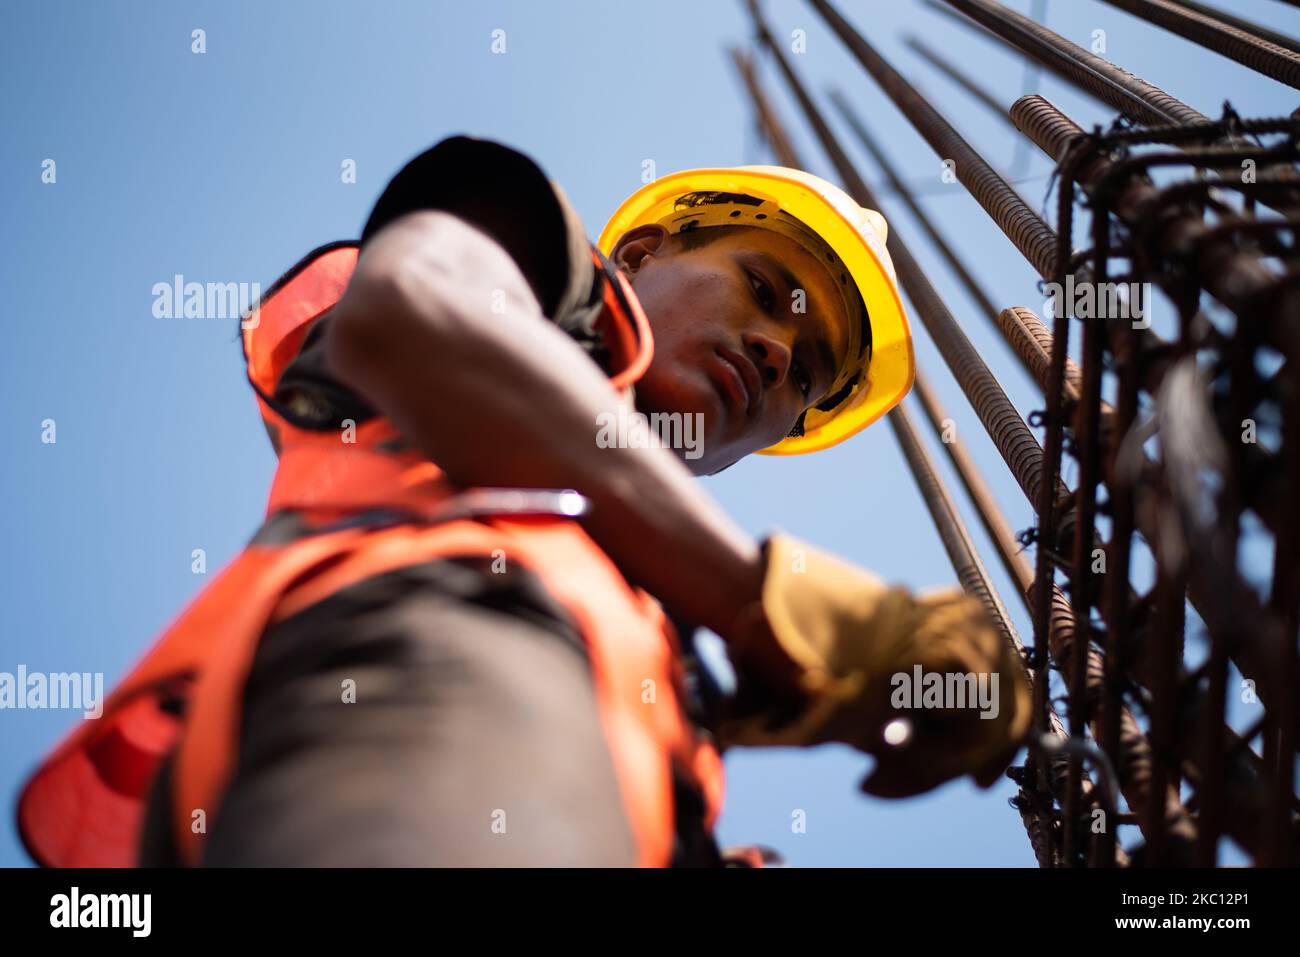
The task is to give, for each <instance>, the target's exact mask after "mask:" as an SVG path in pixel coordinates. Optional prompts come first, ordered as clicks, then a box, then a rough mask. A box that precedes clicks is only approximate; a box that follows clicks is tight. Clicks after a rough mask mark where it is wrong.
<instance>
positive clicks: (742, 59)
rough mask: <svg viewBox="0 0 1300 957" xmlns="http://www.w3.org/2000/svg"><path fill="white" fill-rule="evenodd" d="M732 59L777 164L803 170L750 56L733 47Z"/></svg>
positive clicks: (796, 152)
mask: <svg viewBox="0 0 1300 957" xmlns="http://www.w3.org/2000/svg"><path fill="white" fill-rule="evenodd" d="M731 59H732V62H733V63H735V65H736V72H737V73H739V74H740V78H741V80H742V81H743V82H744V84H745V89H746V90H748V91H749V98H750V99H751V100H752V101H753V103H754V111H755V113H757V114H758V123H759V127H760V128H761V129H762V131H763V136H764V137H765V138H766V139H767V142H768V145H770V146H771V147H772V152H774V153H776V158H777V162H779V163H780V164H781V165H782V166H789V167H790V168H791V169H803V163H802V162H801V161H800V159H799V153H798V151H797V150H796V149H795V148H794V144H793V143H792V142H791V140H790V137H789V136H787V135H786V132H785V126H784V124H782V123H781V121H780V120H779V119H778V118H777V115H776V110H775V108H774V107H773V106H772V103H771V101H770V100H768V98H767V94H766V93H764V92H763V88H762V86H760V85H759V82H758V77H757V76H755V74H754V64H753V62H752V61H751V60H750V57H749V54H747V53H745V51H743V50H741V49H740V48H739V47H733V48H732V50H731Z"/></svg>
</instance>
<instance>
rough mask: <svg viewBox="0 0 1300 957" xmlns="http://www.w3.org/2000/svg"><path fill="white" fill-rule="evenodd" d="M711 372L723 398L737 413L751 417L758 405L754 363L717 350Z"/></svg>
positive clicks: (724, 350)
mask: <svg viewBox="0 0 1300 957" xmlns="http://www.w3.org/2000/svg"><path fill="white" fill-rule="evenodd" d="M715 355H716V356H717V359H716V361H715V362H714V363H713V365H714V366H715V368H714V369H713V370H711V371H712V372H713V373H714V374H713V378H714V381H715V383H717V384H718V386H719V388H720V391H721V392H722V393H723V397H724V398H725V399H727V401H728V403H729V404H730V405H731V406H732V408H734V409H735V410H736V411H737V412H743V413H744V414H745V415H752V414H753V411H754V408H755V406H756V405H757V404H758V395H759V389H760V387H761V386H760V383H759V379H758V370H757V369H755V368H754V363H752V362H750V361H749V360H748V359H746V358H745V357H744V356H742V355H738V354H737V353H735V352H732V351H731V350H730V349H718V350H716V353H715Z"/></svg>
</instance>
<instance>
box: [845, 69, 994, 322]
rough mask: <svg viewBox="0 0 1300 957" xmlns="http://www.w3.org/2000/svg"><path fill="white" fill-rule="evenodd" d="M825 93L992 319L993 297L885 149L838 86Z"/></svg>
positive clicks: (894, 189) (935, 245)
mask: <svg viewBox="0 0 1300 957" xmlns="http://www.w3.org/2000/svg"><path fill="white" fill-rule="evenodd" d="M828 97H829V99H830V101H831V103H833V104H834V105H835V108H836V109H837V110H839V112H840V116H841V117H843V118H844V122H845V124H846V125H847V126H848V127H849V129H851V130H852V131H853V134H854V135H855V136H856V137H857V138H858V140H859V142H861V143H862V145H863V146H864V147H865V148H866V150H867V152H868V153H870V154H871V158H872V159H873V160H875V162H876V165H877V166H879V167H880V171H881V172H882V173H884V174H885V179H886V181H888V183H889V186H890V188H891V189H892V190H893V191H894V192H895V194H897V196H898V198H899V199H900V200H901V201H902V203H903V205H904V206H906V207H907V208H908V210H909V211H910V212H911V214H912V216H913V217H915V219H916V221H917V223H918V225H920V227H921V229H922V231H923V232H924V233H925V234H926V236H928V237H929V238H930V242H931V243H933V244H934V248H935V249H937V250H938V251H939V255H940V256H942V257H943V259H944V261H945V262H946V263H947V264H948V266H949V268H951V269H952V271H953V273H954V274H955V275H956V276H957V279H958V280H959V281H960V282H961V284H962V287H963V288H965V290H966V292H967V293H969V294H970V297H971V298H972V299H974V300H975V302H976V303H977V304H978V305H979V307H980V309H981V310H983V312H984V314H985V315H986V316H988V317H989V319H990V320H992V319H993V317H995V316H996V315H997V314H998V308H997V306H995V305H993V300H992V299H990V298H989V296H988V293H986V292H985V291H984V289H983V287H981V286H980V284H979V282H977V281H976V279H975V276H974V275H973V274H972V273H971V271H970V270H969V269H967V268H966V264H965V263H964V262H962V261H961V258H960V257H959V256H958V255H957V253H956V251H955V250H954V249H953V248H952V246H950V245H949V244H948V241H947V240H946V239H944V237H943V235H942V234H941V233H940V232H939V230H938V229H936V228H935V226H934V223H933V222H931V220H930V217H929V216H928V215H926V212H925V210H924V209H922V208H921V204H920V203H918V202H917V201H916V198H915V197H914V196H913V195H912V191H911V190H910V189H909V188H908V186H907V184H906V183H904V182H903V179H902V177H901V176H899V175H898V170H896V169H895V168H894V164H893V163H892V162H890V160H889V157H888V156H887V155H886V154H885V151H884V150H883V149H881V148H880V144H879V143H877V142H876V138H875V137H874V136H872V135H871V133H870V131H869V130H868V129H867V128H866V125H865V124H864V123H863V122H862V120H861V119H859V117H858V115H857V113H856V112H855V111H854V110H853V108H852V107H851V106H850V105H849V102H848V100H846V99H845V98H844V94H842V93H841V92H840V91H839V90H831V91H830V92H829V94H828ZM1003 115H1004V116H1005V115H1006V114H1005V113H1004V114H1003Z"/></svg>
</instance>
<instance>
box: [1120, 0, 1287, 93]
mask: <svg viewBox="0 0 1300 957" xmlns="http://www.w3.org/2000/svg"><path fill="white" fill-rule="evenodd" d="M1103 2H1104V3H1109V4H1110V5H1111V6H1112V7H1118V8H1119V9H1121V10H1123V11H1125V12H1127V13H1131V14H1133V16H1135V17H1138V18H1140V19H1142V20H1146V21H1147V22H1148V23H1154V24H1156V25H1157V26H1160V27H1163V28H1164V29H1166V30H1168V31H1169V32H1171V33H1176V34H1178V35H1179V36H1180V37H1185V38H1186V39H1188V40H1191V41H1192V42H1193V43H1196V44H1199V45H1200V46H1203V47H1205V48H1206V49H1208V50H1213V51H1214V52H1215V53H1220V54H1222V55H1223V56H1226V57H1228V58H1229V59H1231V60H1236V61H1237V62H1238V63H1240V64H1242V65H1243V66H1247V67H1250V69H1252V70H1254V71H1255V72H1256V73H1260V74H1263V75H1264V76H1267V77H1271V78H1272V79H1274V80H1277V81H1278V82H1279V83H1285V84H1286V85H1287V86H1289V87H1291V88H1292V89H1300V56H1297V55H1296V54H1295V53H1293V52H1291V51H1290V50H1288V49H1285V48H1284V47H1280V46H1278V45H1277V44H1275V43H1270V42H1269V41H1267V40H1263V39H1260V38H1259V37H1257V36H1255V35H1253V34H1251V33H1247V32H1246V31H1244V30H1239V29H1237V28H1236V27H1234V26H1231V25H1229V24H1227V23H1224V22H1223V21H1221V20H1216V19H1214V18H1213V17H1209V16H1206V15H1205V14H1203V13H1198V12H1197V11H1195V10H1192V9H1190V8H1187V7H1183V6H1180V5H1179V4H1176V3H1170V2H1169V0H1103Z"/></svg>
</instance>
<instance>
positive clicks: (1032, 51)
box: [945, 0, 1208, 125]
mask: <svg viewBox="0 0 1300 957" xmlns="http://www.w3.org/2000/svg"><path fill="white" fill-rule="evenodd" d="M945 2H946V3H948V4H950V5H951V6H953V7H956V8H957V9H958V10H960V11H961V12H962V13H964V14H966V16H968V17H970V18H971V19H972V20H974V21H975V22H976V23H978V24H980V25H981V26H983V27H986V28H987V29H989V30H991V31H992V32H993V33H995V34H996V35H997V36H999V37H1001V38H1002V39H1004V40H1006V41H1007V42H1008V43H1010V44H1012V45H1013V46H1015V47H1017V48H1019V49H1020V50H1022V51H1023V52H1024V53H1026V54H1028V55H1029V56H1030V57H1032V58H1033V59H1034V60H1036V61H1038V62H1039V63H1041V64H1043V66H1045V67H1047V68H1048V69H1049V70H1051V71H1052V72H1053V73H1055V74H1057V75H1058V76H1060V77H1061V78H1063V79H1065V80H1067V81H1069V82H1070V83H1071V84H1072V85H1075V86H1078V87H1082V88H1083V89H1085V90H1087V91H1088V92H1090V93H1092V94H1093V95H1094V96H1096V97H1098V98H1099V99H1101V100H1102V101H1103V102H1105V103H1107V104H1108V105H1110V106H1111V107H1112V108H1113V109H1115V110H1116V111H1117V112H1119V113H1123V114H1124V115H1125V116H1128V117H1130V118H1132V119H1135V120H1139V121H1141V122H1143V123H1150V124H1156V125H1158V124H1162V123H1204V122H1207V121H1208V117H1206V116H1205V115H1204V114H1202V113H1199V112H1197V111H1196V110H1194V109H1192V107H1190V106H1188V105H1187V104H1186V103H1183V102H1182V101H1181V100H1178V99H1176V98H1175V97H1173V96H1170V95H1169V94H1168V93H1166V92H1165V91H1164V90H1162V89H1160V88H1159V87H1157V86H1154V85H1152V84H1150V83H1148V82H1147V81H1146V80H1143V79H1141V78H1139V77H1136V76H1134V75H1133V74H1132V73H1129V72H1128V71H1127V70H1124V69H1122V68H1120V67H1118V66H1116V65H1115V64H1114V63H1111V62H1110V61H1109V60H1106V59H1104V58H1103V57H1099V56H1097V55H1096V54H1095V53H1091V52H1089V51H1088V50H1085V49H1084V48H1083V47H1081V46H1079V45H1078V44H1075V43H1071V42H1070V41H1069V40H1067V39H1066V38H1065V37H1063V36H1061V35H1060V34H1059V33H1056V32H1054V31H1052V30H1049V29H1048V28H1047V27H1045V26H1043V25H1042V24H1041V23H1036V22H1035V21H1033V20H1031V19H1030V18H1029V17H1026V16H1024V15H1023V14H1020V13H1017V12H1016V11H1014V10H1011V9H1010V8H1008V7H1005V6H1003V5H1002V4H1000V3H994V2H992V0H945Z"/></svg>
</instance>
